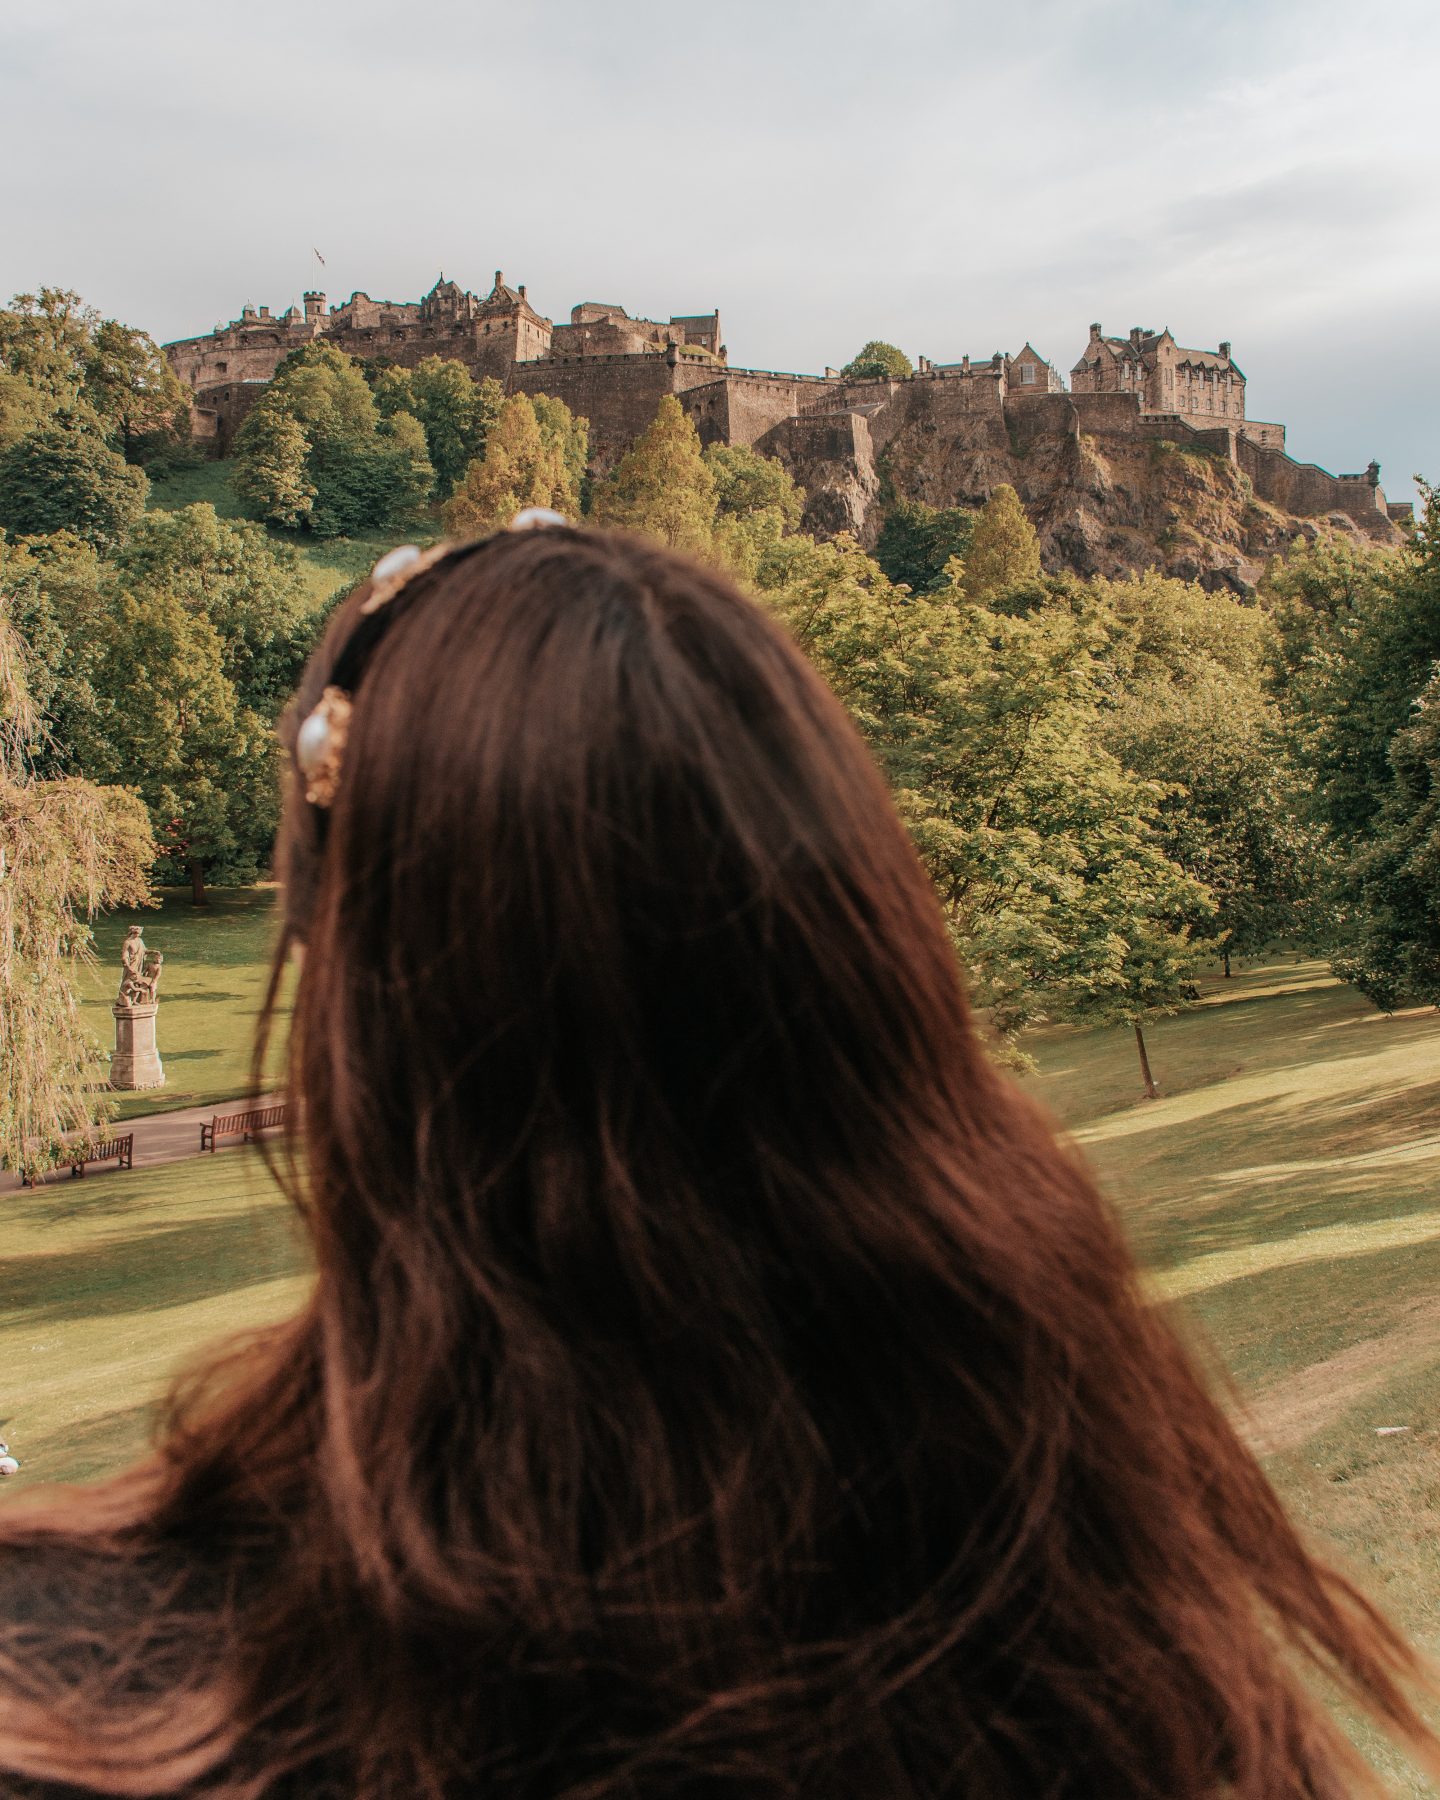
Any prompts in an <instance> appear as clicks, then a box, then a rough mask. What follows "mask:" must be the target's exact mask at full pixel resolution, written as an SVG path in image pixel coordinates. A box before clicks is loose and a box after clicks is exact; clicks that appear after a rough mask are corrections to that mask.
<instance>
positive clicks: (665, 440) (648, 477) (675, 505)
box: [593, 394, 717, 557]
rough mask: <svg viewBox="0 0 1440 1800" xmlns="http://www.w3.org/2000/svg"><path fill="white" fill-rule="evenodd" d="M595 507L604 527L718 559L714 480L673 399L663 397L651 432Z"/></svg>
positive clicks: (599, 492) (601, 489)
mask: <svg viewBox="0 0 1440 1800" xmlns="http://www.w3.org/2000/svg"><path fill="white" fill-rule="evenodd" d="M593 506H594V514H595V517H596V519H597V520H598V522H599V523H601V524H603V525H614V526H618V527H619V528H620V529H621V530H625V531H639V532H643V533H644V534H645V535H646V536H647V537H653V538H656V539H658V540H659V542H660V543H662V544H668V545H669V546H670V548H671V549H672V550H681V551H685V552H687V553H688V554H689V555H691V556H701V557H705V556H711V555H713V554H714V549H715V521H716V508H717V500H716V490H715V477H714V475H713V473H712V472H711V469H710V467H709V466H708V465H707V464H706V461H705V458H704V456H703V454H702V453H701V449H700V438H699V434H698V433H697V432H696V430H695V426H694V424H693V423H692V422H691V420H690V419H688V418H687V417H686V416H685V412H684V409H683V408H682V407H681V405H680V402H679V401H678V400H677V399H676V398H675V396H674V395H673V394H666V395H665V396H664V397H663V399H662V400H661V402H660V405H659V407H658V409H657V410H656V414H655V418H654V420H653V421H652V423H651V425H650V426H649V428H648V429H647V430H646V431H645V432H644V433H643V434H642V435H641V436H640V437H638V438H637V439H636V440H635V442H634V444H632V445H631V447H630V449H629V450H627V451H626V453H625V455H624V456H623V457H621V459H620V461H619V463H618V464H617V466H616V468H615V471H614V473H613V474H612V475H611V476H610V477H609V479H608V480H607V481H604V482H601V483H600V484H599V485H598V486H597V487H596V489H595V495H594V502H593Z"/></svg>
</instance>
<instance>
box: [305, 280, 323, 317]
mask: <svg viewBox="0 0 1440 1800" xmlns="http://www.w3.org/2000/svg"><path fill="white" fill-rule="evenodd" d="M324 317H325V296H324V295H323V294H321V293H318V292H317V291H316V290H315V289H313V288H312V289H311V290H310V292H309V293H307V294H306V296H305V323H306V324H307V325H318V324H319V323H320V321H321V320H322V319H323V318H324Z"/></svg>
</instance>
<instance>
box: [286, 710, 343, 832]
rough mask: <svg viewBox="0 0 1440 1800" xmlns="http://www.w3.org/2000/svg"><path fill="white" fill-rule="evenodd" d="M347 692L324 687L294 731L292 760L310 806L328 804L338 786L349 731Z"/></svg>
mask: <svg viewBox="0 0 1440 1800" xmlns="http://www.w3.org/2000/svg"><path fill="white" fill-rule="evenodd" d="M350 712H351V707H350V696H349V695H348V694H347V693H346V692H345V690H344V689H343V688H338V687H327V688H326V689H325V691H324V693H323V694H321V696H320V704H319V705H318V706H317V707H316V708H315V710H314V711H313V712H311V713H310V714H308V715H307V717H306V719H305V722H304V724H303V725H301V727H300V729H299V731H297V732H296V734H295V761H296V763H297V764H298V765H299V768H300V773H301V774H302V775H303V776H304V777H305V798H306V799H307V800H308V801H309V802H310V804H311V805H312V806H329V805H330V804H331V802H332V801H333V800H334V798H335V794H336V791H337V790H338V788H339V786H340V759H341V757H342V756H343V755H344V753H345V740H346V739H347V738H348V737H349V735H350Z"/></svg>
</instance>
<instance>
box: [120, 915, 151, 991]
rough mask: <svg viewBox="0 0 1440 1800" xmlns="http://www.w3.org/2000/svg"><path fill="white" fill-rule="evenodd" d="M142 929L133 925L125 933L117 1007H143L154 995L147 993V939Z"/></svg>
mask: <svg viewBox="0 0 1440 1800" xmlns="http://www.w3.org/2000/svg"><path fill="white" fill-rule="evenodd" d="M142 929H143V928H142V927H141V926H139V925H132V926H131V927H130V929H129V931H127V932H126V933H125V942H124V943H123V944H122V945H121V947H120V992H119V993H118V994H117V995H116V996H115V1004H116V1005H117V1006H143V1005H144V1004H145V1002H146V1001H147V1000H149V999H153V997H154V996H153V995H151V994H147V993H146V992H145V958H146V954H147V952H146V949H145V939H144V937H143V936H142Z"/></svg>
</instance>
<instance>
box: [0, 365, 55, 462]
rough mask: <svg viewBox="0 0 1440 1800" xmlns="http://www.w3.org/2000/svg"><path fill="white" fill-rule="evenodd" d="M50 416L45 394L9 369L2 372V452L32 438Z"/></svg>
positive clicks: (0, 410)
mask: <svg viewBox="0 0 1440 1800" xmlns="http://www.w3.org/2000/svg"><path fill="white" fill-rule="evenodd" d="M49 417H50V408H49V405H48V404H47V402H46V400H45V397H44V395H43V394H40V393H38V392H37V391H36V390H35V389H34V388H33V387H31V386H30V384H29V383H28V382H27V381H22V380H21V379H20V377H19V376H18V375H12V374H10V373H9V372H8V371H7V370H0V451H4V450H7V449H8V448H9V447H10V445H11V444H14V443H17V442H18V441H19V440H20V439H21V438H23V437H28V436H29V435H30V433H31V432H32V431H36V430H38V429H39V428H40V426H42V425H43V424H44V423H45V422H46V420H47V419H48V418H49Z"/></svg>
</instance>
